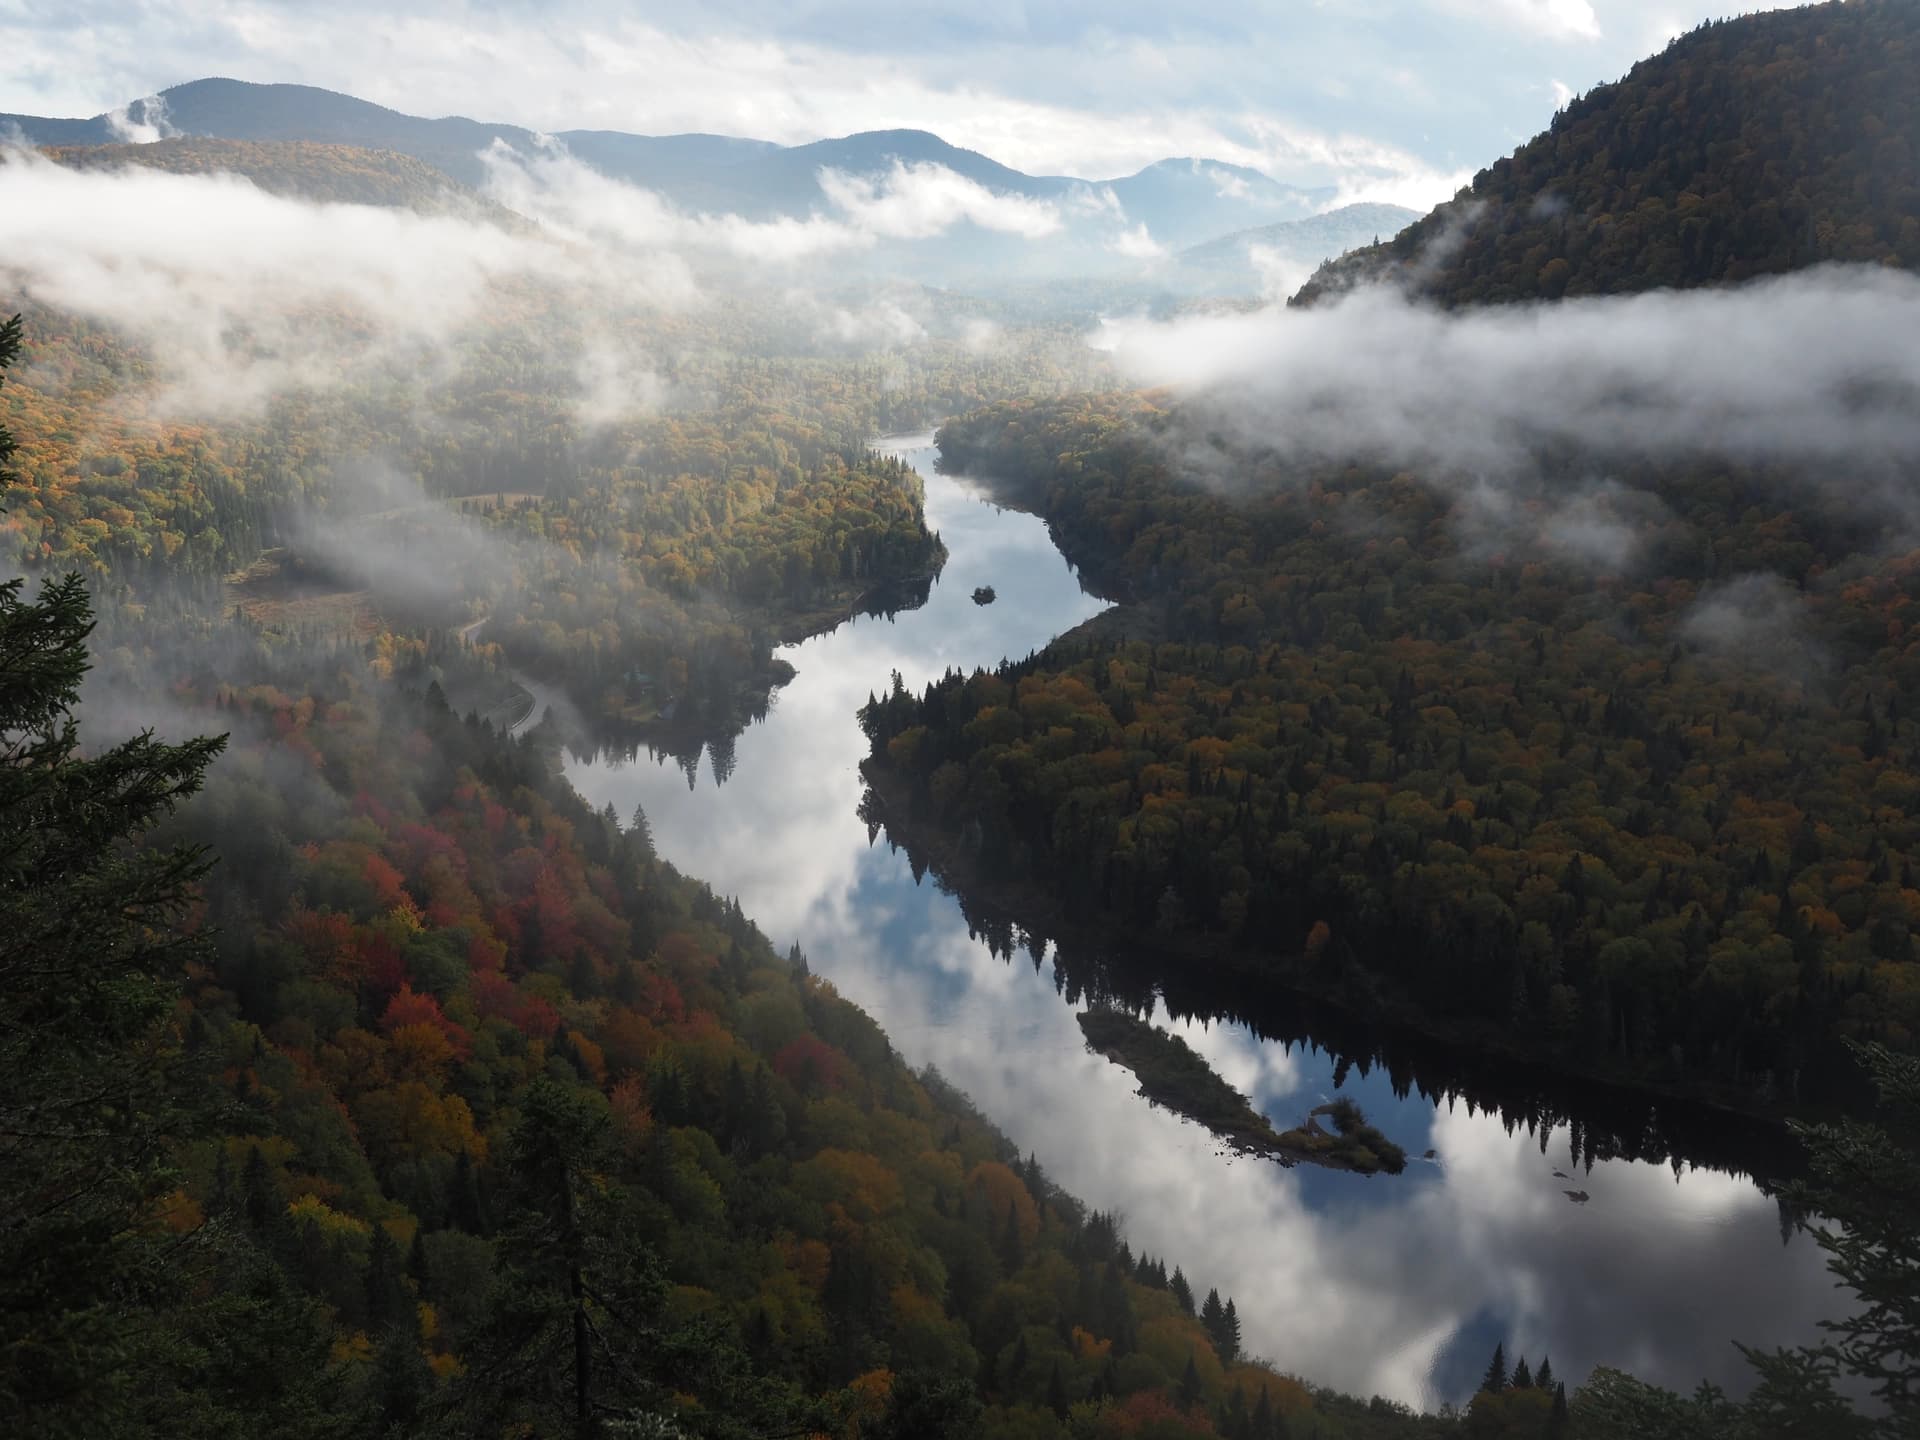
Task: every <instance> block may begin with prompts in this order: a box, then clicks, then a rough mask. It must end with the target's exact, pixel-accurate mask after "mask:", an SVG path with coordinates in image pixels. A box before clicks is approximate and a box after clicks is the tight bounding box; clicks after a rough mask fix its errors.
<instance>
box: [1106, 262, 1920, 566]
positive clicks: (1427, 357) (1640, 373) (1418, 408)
mask: <svg viewBox="0 0 1920 1440" xmlns="http://www.w3.org/2000/svg"><path fill="white" fill-rule="evenodd" d="M1915 334H1920V278H1916V277H1914V276H1912V275H1909V274H1905V273H1902V272H1894V271H1887V270H1882V269H1879V268H1878V267H1859V268H1829V269H1824V270H1816V271H1809V272H1802V273H1799V274H1795V275H1791V276H1786V277H1782V278H1780V279H1775V280H1767V281H1760V282H1756V283H1754V284H1750V285H1747V286H1745V287H1742V288H1739V289H1724V290H1698V291H1686V292H1677V293H1673V292H1662V293H1654V294H1646V295H1635V296H1621V297H1608V298H1604V299H1590V300H1575V301H1563V302H1561V303H1559V304H1556V305H1516V306H1495V307H1490V308H1485V309H1480V310H1473V311H1462V312H1457V313H1448V312H1442V311H1439V310H1435V309H1431V308H1429V307H1427V306H1424V305H1419V304H1415V303H1411V302H1409V301H1408V300H1406V299H1405V298H1404V297H1402V296H1401V295H1399V294H1398V293H1397V292H1392V293H1389V292H1384V291H1377V290H1376V291H1361V292H1358V293H1355V294H1354V295H1352V296H1350V297H1348V298H1346V299H1344V300H1343V301H1341V302H1339V303H1335V304H1328V305H1321V306H1316V307H1313V308H1311V309H1306V310H1289V309H1268V310H1264V311H1261V312H1259V313H1256V314H1251V315H1226V316H1220V315H1210V316H1192V317H1184V318H1182V319H1179V320H1175V321H1172V322H1168V323H1153V322H1149V321H1141V320H1135V321H1127V322H1112V323H1110V324H1109V326H1108V327H1107V331H1106V334H1105V336H1104V342H1105V343H1106V344H1108V345H1110V346H1111V348H1112V349H1113V352H1114V354H1115V356H1116V358H1117V360H1118V362H1119V364H1120V365H1121V367H1122V368H1123V369H1124V370H1125V371H1126V372H1127V373H1128V374H1129V375H1130V376H1131V377H1132V378H1133V379H1134V380H1136V381H1138V382H1140V383H1142V384H1151V385H1161V384H1171V385H1177V386H1181V387H1183V388H1185V389H1187V390H1188V391H1189V392H1191V393H1192V394H1194V395H1195V396H1197V397H1199V398H1200V399H1202V400H1203V401H1204V402H1205V403H1207V404H1209V405H1212V406H1214V407H1216V408H1218V409H1219V410H1220V411H1222V412H1224V414H1225V415H1226V416H1227V417H1228V418H1229V419H1231V420H1235V421H1236V422H1237V423H1238V424H1240V425H1242V426H1244V427H1245V430H1246V432H1247V434H1248V435H1249V437H1250V438H1254V439H1257V440H1258V442H1259V443H1260V444H1262V445H1265V446H1271V447H1274V448H1275V449H1277V450H1278V451H1280V452H1281V453H1283V454H1292V455H1296V456H1300V457H1303V458H1329V457H1339V456H1351V457H1357V458H1366V459H1372V460H1378V461H1381V462H1383V463H1389V464H1415V465H1427V466H1437V467H1440V468H1441V469H1443V470H1451V471H1455V472H1460V473H1464V474H1473V473H1483V472H1489V471H1491V472H1501V471H1505V470H1508V469H1511V468H1514V467H1516V466H1519V465H1523V464H1525V457H1526V456H1527V455H1528V454H1530V453H1531V449H1532V447H1534V446H1535V445H1537V444H1538V443H1541V442H1546V443H1564V444H1567V445H1570V446H1574V447H1577V448H1579V449H1581V450H1583V451H1586V452H1589V453H1598V454H1605V453H1613V454H1641V455H1680V454H1691V455H1721V456H1727V457H1731V458H1736V459H1770V460H1778V461H1786V462H1795V461H1798V462H1808V463H1818V462H1835V461H1848V462H1854V463H1855V464H1857V465H1865V464H1867V463H1868V462H1889V461H1899V462H1902V463H1910V462H1911V461H1912V459H1913V458H1914V457H1915V456H1920V415H1916V413H1915V412H1914V409H1913V404H1912V398H1913V396H1914V395H1916V394H1920V349H1916V348H1915V347H1914V345H1913V344H1912V342H1911V339H1910V337H1911V336H1913V335H1915ZM1855 483H1856V484H1857V485H1864V484H1865V483H1866V482H1865V479H1864V478H1863V477H1862V478H1857V479H1856V482H1855ZM1594 543H1596V544H1598V543H1599V542H1598V541H1597V540H1596V541H1595V542H1594Z"/></svg>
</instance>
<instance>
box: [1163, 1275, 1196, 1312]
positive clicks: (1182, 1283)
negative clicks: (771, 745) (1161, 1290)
mask: <svg viewBox="0 0 1920 1440" xmlns="http://www.w3.org/2000/svg"><path fill="white" fill-rule="evenodd" d="M1167 1288H1168V1289H1169V1290H1171V1291H1172V1292H1173V1298H1174V1299H1175V1300H1177V1301H1179V1302H1180V1308H1181V1309H1182V1310H1184V1311H1185V1312H1186V1313H1187V1314H1189V1315H1191V1314H1193V1287H1192V1286H1191V1285H1189V1284H1187V1277H1186V1275H1185V1274H1183V1273H1182V1272H1181V1269H1180V1267H1179V1266H1178V1265H1176V1266H1174V1267H1173V1278H1172V1279H1171V1280H1169V1281H1167Z"/></svg>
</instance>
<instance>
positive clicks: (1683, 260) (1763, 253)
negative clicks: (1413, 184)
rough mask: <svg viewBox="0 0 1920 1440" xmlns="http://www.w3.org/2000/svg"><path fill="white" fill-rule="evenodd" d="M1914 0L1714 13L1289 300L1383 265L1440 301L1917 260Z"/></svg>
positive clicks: (1918, 59)
mask: <svg viewBox="0 0 1920 1440" xmlns="http://www.w3.org/2000/svg"><path fill="white" fill-rule="evenodd" d="M1916 68H1920V12H1916V11H1915V9H1914V7H1913V6H1912V5H1911V4H1908V3H1906V0H1833V3H1829V4H1824V5H1812V6H1806V7H1802V8H1799V9H1791V10H1776V11H1773V12H1771V13H1768V14H1763V15H1750V16H1745V17H1742V18H1741V19H1738V20H1723V21H1714V22H1710V23H1708V24H1705V25H1703V26H1701V27H1700V28H1698V29H1696V30H1694V31H1692V32H1691V33H1689V34H1686V35H1683V36H1681V37H1679V38H1678V39H1676V40H1675V41H1674V42H1673V43H1672V44H1671V45H1669V46H1668V47H1667V49H1666V50H1665V51H1664V52H1662V53H1661V54H1659V55H1655V56H1653V57H1651V58H1649V59H1646V60H1643V61H1641V62H1640V63H1639V64H1638V65H1636V66H1634V68H1633V70H1632V71H1631V72H1630V73H1629V74H1628V75H1627V76H1626V77H1625V78H1624V79H1622V80H1620V81H1618V82H1617V83H1615V84H1611V85H1602V86H1599V87H1597V88H1595V89H1594V90H1592V91H1590V92H1588V93H1587V94H1586V95H1583V96H1581V97H1579V98H1577V99H1575V100H1573V101H1572V102H1571V103H1569V104H1568V106H1567V107H1566V109H1564V110H1563V111H1561V112H1560V113H1559V114H1557V115H1555V116H1554V118H1553V124H1552V125H1551V126H1550V127H1549V128H1548V129H1547V130H1546V131H1545V132H1544V133H1542V134H1541V135H1539V136H1537V137H1536V138H1534V139H1533V140H1531V141H1529V142H1528V143H1527V144H1525V145H1523V146H1521V147H1520V148H1519V149H1518V150H1516V151H1514V153H1513V154H1512V155H1511V156H1509V157H1508V158H1506V159H1504V160H1500V161H1497V162H1495V163H1494V164H1493V165H1491V166H1489V167H1488V168H1487V169H1485V170H1483V171H1481V172H1480V173H1479V174H1478V175H1476V176H1475V177H1474V180H1473V184H1472V185H1471V186H1469V187H1468V188H1466V189H1464V190H1462V191H1461V192H1460V194H1459V195H1458V196H1456V197H1455V198H1454V200H1453V201H1452V202H1451V203H1449V204H1446V205H1442V206H1440V207H1439V208H1438V209H1437V210H1435V211H1434V212H1433V213H1432V214H1431V215H1428V216H1427V217H1426V218H1425V219H1423V220H1420V221H1417V222H1416V223H1414V224H1413V225H1410V226H1408V227H1407V228H1406V229H1405V230H1403V231H1401V232H1400V233H1399V234H1398V235H1396V236H1395V237H1394V238H1393V239H1392V240H1390V241H1388V242H1386V243H1385V244H1380V245H1373V246H1369V247H1367V248H1365V249H1362V250H1356V251H1353V252H1351V253H1350V254H1348V255H1346V256H1344V257H1342V258H1341V259H1338V260H1334V261H1329V262H1328V263H1327V264H1326V265H1325V266H1323V267H1321V269H1320V271H1319V272H1318V273H1317V274H1316V275H1315V276H1314V277H1313V279H1312V280H1311V281H1309V282H1308V284H1307V286H1306V287H1305V288H1304V289H1303V290H1302V291H1301V293H1300V295H1299V296H1298V297H1297V303H1312V302H1313V301H1315V300H1317V299H1322V298H1325V297H1326V296H1328V295H1332V294H1337V293H1339V292H1341V291H1343V290H1346V289H1349V288H1351V287H1352V286H1353V285H1354V284H1356V283H1360V282H1363V281H1371V280H1377V279H1380V278H1382V277H1383V276H1390V277H1392V278H1393V279H1394V280H1396V281H1398V282H1399V283H1402V284H1405V285H1406V286H1408V287H1409V288H1410V289H1412V290H1413V291H1415V292H1416V293H1418V294H1421V295H1427V296H1431V297H1432V298H1433V299H1434V300H1436V301H1438V302H1439V303H1441V304H1443V305H1465V304H1485V303H1492V302H1501V301H1515V300H1558V299H1560V298H1561V297H1563V296H1580V295H1607V294H1615V293H1619V292H1622V291H1637V290H1646V289H1650V288H1656V287H1661V286H1687V285H1710V284H1722V283H1735V282H1738V281H1741V280H1748V279H1752V278H1754V277H1755V276H1760V275H1772V274H1778V273H1780V272H1782V271H1787V270H1796V269H1801V268H1803V267H1805V266H1808V265H1818V264H1823V263H1829V262H1854V263H1864V264H1892V265H1902V266H1905V267H1907V268H1908V269H1913V268H1916V267H1920V98H1916V87H1915V85H1914V83H1913V77H1914V72H1915V70H1916Z"/></svg>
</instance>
